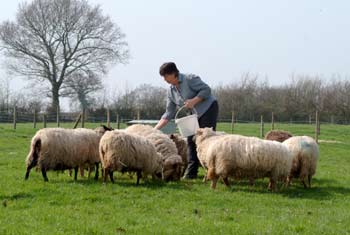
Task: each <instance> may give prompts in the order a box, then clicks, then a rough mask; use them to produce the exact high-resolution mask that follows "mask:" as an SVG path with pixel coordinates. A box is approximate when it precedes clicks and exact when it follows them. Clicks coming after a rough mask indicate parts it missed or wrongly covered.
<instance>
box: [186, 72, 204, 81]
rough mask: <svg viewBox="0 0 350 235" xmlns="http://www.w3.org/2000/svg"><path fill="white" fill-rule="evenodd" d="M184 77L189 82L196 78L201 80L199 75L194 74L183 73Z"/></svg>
mask: <svg viewBox="0 0 350 235" xmlns="http://www.w3.org/2000/svg"><path fill="white" fill-rule="evenodd" d="M182 76H183V78H184V79H187V80H192V79H195V78H200V77H199V76H198V75H196V74H193V73H182Z"/></svg>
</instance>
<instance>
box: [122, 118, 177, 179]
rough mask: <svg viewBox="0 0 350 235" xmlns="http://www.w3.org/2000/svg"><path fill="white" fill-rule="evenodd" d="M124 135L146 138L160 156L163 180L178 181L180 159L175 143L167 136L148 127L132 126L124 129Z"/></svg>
mask: <svg viewBox="0 0 350 235" xmlns="http://www.w3.org/2000/svg"><path fill="white" fill-rule="evenodd" d="M125 132H126V133H132V134H136V135H139V136H143V137H146V138H147V139H148V140H149V141H150V142H151V143H152V144H153V145H154V147H155V148H156V150H157V152H158V153H160V154H161V155H162V159H163V179H164V180H165V181H170V180H180V177H181V173H182V166H183V163H182V158H181V156H179V154H178V150H177V148H176V145H175V143H174V142H173V141H172V140H171V139H170V137H169V136H168V135H165V134H163V133H162V132H161V131H159V130H155V129H153V127H152V126H149V125H140V124H137V125H132V126H130V127H128V128H126V129H125Z"/></svg>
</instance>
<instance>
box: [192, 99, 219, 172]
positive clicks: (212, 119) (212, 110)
mask: <svg viewBox="0 0 350 235" xmlns="http://www.w3.org/2000/svg"><path fill="white" fill-rule="evenodd" d="M218 114H219V106H218V102H217V101H214V102H213V103H212V105H211V106H210V107H209V109H208V110H207V111H206V112H205V113H204V114H203V115H202V116H201V117H200V118H199V119H198V123H199V127H200V128H204V127H213V129H214V130H216V122H217V119H218ZM187 143H188V166H187V170H186V172H185V177H188V178H196V177H197V173H198V167H199V164H200V163H199V160H198V157H197V146H196V143H195V142H194V141H193V136H189V137H187Z"/></svg>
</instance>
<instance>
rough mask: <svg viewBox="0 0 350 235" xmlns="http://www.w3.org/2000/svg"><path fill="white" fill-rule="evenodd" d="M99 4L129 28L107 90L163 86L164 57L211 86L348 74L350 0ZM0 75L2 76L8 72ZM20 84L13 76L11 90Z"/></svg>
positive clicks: (8, 7)
mask: <svg viewBox="0 0 350 235" xmlns="http://www.w3.org/2000/svg"><path fill="white" fill-rule="evenodd" d="M20 2H22V1H17V0H12V1H3V3H2V6H1V8H0V21H3V20H6V19H10V20H13V19H14V18H15V14H16V11H17V7H18V4H19V3H20ZM89 2H90V3H91V4H93V5H95V4H100V5H101V7H102V9H103V12H104V14H107V15H109V16H110V17H111V18H112V19H113V21H114V22H115V23H117V24H118V25H119V26H120V28H121V29H122V31H123V32H124V33H125V34H126V40H127V42H128V43H129V49H130V54H131V59H130V60H129V63H128V64H126V65H120V64H119V65H116V66H114V67H113V68H111V69H110V71H109V73H108V75H107V76H106V77H105V78H104V82H105V84H106V86H107V87H109V88H110V89H123V88H125V87H126V86H127V87H128V88H134V87H136V86H138V85H140V84H142V83H149V84H152V85H156V86H163V87H166V86H167V84H166V83H165V82H164V81H163V80H162V78H161V77H160V76H159V73H158V71H159V66H160V65H161V64H162V63H163V62H167V61H174V62H175V63H176V64H177V65H178V68H179V70H180V72H184V73H194V74H197V75H199V76H200V77H201V78H202V79H203V80H204V81H205V82H207V83H208V84H209V85H211V86H216V85H220V84H228V83H232V82H235V81H238V80H239V78H240V76H241V75H242V74H243V73H247V72H249V73H253V74H258V75H259V76H260V77H261V78H265V77H267V78H268V81H269V83H270V84H271V85H282V84H285V83H288V82H289V81H290V76H291V75H292V74H307V75H319V76H320V77H323V78H329V77H331V76H332V75H334V74H338V75H340V76H347V75H349V74H350V67H349V62H350V57H349V55H350V43H349V42H350V30H349V28H350V14H349V11H350V2H349V1H345V0H344V1H342V0H337V1H329V0H318V1H316V0H308V1H305V0H264V1H261V0H246V1H242V0H241V1H236V0H219V1H212V0H177V1H170V0H149V1H141V0H128V1H125V0H123V1H121V0H89ZM0 74H2V76H5V75H4V74H5V72H4V71H2V72H1V73H0ZM23 84H25V83H24V82H23V81H22V80H21V81H19V80H18V79H15V80H14V81H13V82H11V86H12V87H14V88H15V89H17V88H19V87H21V86H23Z"/></svg>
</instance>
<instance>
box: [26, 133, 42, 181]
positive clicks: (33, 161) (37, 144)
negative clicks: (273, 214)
mask: <svg viewBox="0 0 350 235" xmlns="http://www.w3.org/2000/svg"><path fill="white" fill-rule="evenodd" d="M40 150H41V139H40V138H36V139H34V140H33V141H32V144H31V148H30V153H29V155H28V157H27V172H26V175H25V179H26V180H27V179H28V178H29V173H30V170H31V169H32V168H33V167H35V166H36V165H37V164H38V159H39V153H40Z"/></svg>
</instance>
